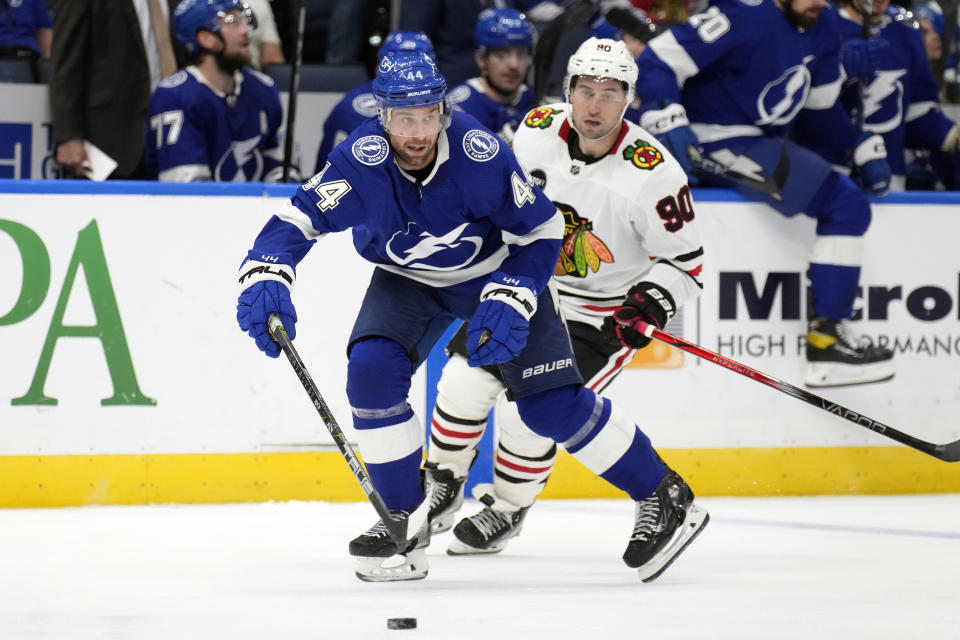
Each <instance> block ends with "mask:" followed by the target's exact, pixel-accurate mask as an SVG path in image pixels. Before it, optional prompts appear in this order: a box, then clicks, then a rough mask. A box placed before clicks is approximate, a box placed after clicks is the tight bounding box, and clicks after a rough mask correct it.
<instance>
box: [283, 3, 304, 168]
mask: <svg viewBox="0 0 960 640" xmlns="http://www.w3.org/2000/svg"><path fill="white" fill-rule="evenodd" d="M294 6H296V8H297V41H296V45H295V46H294V49H293V62H292V63H290V93H289V94H288V95H287V131H286V134H285V136H284V139H283V181H284V182H286V181H287V180H289V179H290V167H291V166H292V163H293V129H294V125H295V124H296V121H297V96H298V94H299V93H300V61H301V59H302V58H303V30H304V28H305V27H306V22H307V5H306V2H305V1H304V0H296V1H295V2H294Z"/></svg>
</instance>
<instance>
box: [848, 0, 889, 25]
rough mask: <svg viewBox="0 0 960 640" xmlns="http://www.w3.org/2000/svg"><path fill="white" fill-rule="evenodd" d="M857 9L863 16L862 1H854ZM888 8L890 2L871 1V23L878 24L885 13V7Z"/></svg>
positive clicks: (881, 0) (886, 0)
mask: <svg viewBox="0 0 960 640" xmlns="http://www.w3.org/2000/svg"><path fill="white" fill-rule="evenodd" d="M855 4H856V6H857V9H859V10H860V12H861V15H862V14H863V0H856V2H855ZM889 6H890V0H873V5H872V6H871V8H870V17H871V22H878V21H879V20H880V19H881V18H882V17H883V16H884V15H886V13H887V7H889Z"/></svg>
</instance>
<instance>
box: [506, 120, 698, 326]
mask: <svg viewBox="0 0 960 640" xmlns="http://www.w3.org/2000/svg"><path fill="white" fill-rule="evenodd" d="M569 113H570V105H568V104H566V103H558V104H552V105H546V106H543V107H539V108H537V109H534V110H533V111H530V112H529V113H527V115H526V117H525V118H524V120H523V122H522V123H521V125H520V126H519V127H518V129H517V133H516V137H515V138H514V140H513V150H514V153H515V154H516V156H517V159H518V160H519V161H520V164H521V166H522V167H523V168H524V169H525V170H526V171H527V173H528V174H529V175H530V178H531V179H532V180H533V182H536V183H537V184H539V185H540V187H541V188H542V189H543V191H544V193H545V194H546V195H547V197H548V198H550V200H552V201H553V203H554V204H555V205H556V206H557V208H558V209H559V210H560V212H561V213H562V214H563V218H564V224H565V228H564V239H563V245H562V248H561V251H560V256H559V258H558V260H557V265H556V268H555V269H554V279H553V281H554V282H555V283H556V285H557V289H558V290H559V293H560V302H561V306H562V308H563V313H564V315H565V316H566V318H567V320H575V321H578V322H585V323H588V324H590V325H592V326H594V327H596V328H599V327H600V325H601V324H602V323H603V318H604V317H605V316H608V315H610V314H611V313H612V312H613V310H614V309H615V308H616V307H617V306H618V305H620V304H621V303H622V302H623V299H624V297H625V296H626V294H627V290H628V289H630V287H632V286H633V285H635V284H637V283H638V282H643V281H646V282H653V283H656V284H657V285H659V286H660V287H662V288H664V289H666V290H667V291H669V292H670V294H671V295H672V296H673V299H674V302H675V303H676V304H677V305H678V307H679V306H682V305H684V304H686V303H687V302H689V301H691V300H693V299H694V298H696V297H697V296H698V295H700V291H701V289H702V288H703V284H702V283H701V281H700V271H701V268H702V264H703V247H702V245H701V242H700V233H699V231H698V229H697V226H698V225H697V220H696V217H695V214H694V207H693V199H692V197H691V195H690V187H689V186H687V176H686V174H685V173H684V171H683V169H682V168H681V167H680V164H679V163H678V162H677V161H676V159H675V158H674V157H673V156H671V155H670V153H669V152H668V151H667V150H666V149H665V148H663V147H661V146H660V143H659V142H658V141H657V139H656V138H654V137H653V135H652V134H650V133H648V132H647V131H646V130H644V129H642V128H641V127H639V126H637V125H636V124H633V123H631V122H628V121H623V123H622V124H621V129H620V136H619V138H618V139H617V142H616V144H615V145H614V147H613V149H612V150H611V151H610V152H609V153H608V154H607V155H606V156H604V157H603V158H600V159H597V160H590V161H586V162H585V161H584V160H581V159H577V158H575V157H574V156H573V155H571V153H570V150H569V147H568V141H569V142H570V143H572V144H574V145H575V144H576V133H575V132H573V131H572V129H571V128H570V123H569V122H568V121H567V116H568V115H569ZM571 134H572V135H571ZM577 155H579V154H577Z"/></svg>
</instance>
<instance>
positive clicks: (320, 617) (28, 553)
mask: <svg viewBox="0 0 960 640" xmlns="http://www.w3.org/2000/svg"><path fill="white" fill-rule="evenodd" d="M702 502H703V504H704V505H705V506H706V507H707V508H709V510H710V512H711V514H712V520H711V523H710V526H709V527H707V529H706V530H705V531H704V533H703V535H702V536H700V538H699V539H698V540H697V541H696V542H695V543H694V544H693V545H692V546H691V547H690V549H689V550H688V551H687V553H686V554H685V555H684V556H682V557H681V558H680V559H679V560H678V561H677V563H676V564H675V565H674V566H673V567H671V568H670V569H669V570H668V571H667V573H665V574H664V575H663V577H662V578H661V579H660V580H658V581H657V582H655V583H652V584H649V585H645V584H641V583H640V582H639V581H637V579H636V575H635V573H634V572H633V571H631V570H629V569H627V568H626V567H625V566H624V565H623V564H622V562H621V561H620V554H621V553H622V551H623V547H624V546H625V542H626V539H627V536H628V535H629V532H630V529H631V526H632V505H631V504H630V503H629V502H628V501H626V500H596V501H543V502H541V503H539V504H538V505H537V506H536V507H535V508H534V509H533V510H532V511H531V512H530V514H529V517H528V518H527V523H526V526H525V529H524V531H523V534H522V535H521V536H520V537H519V538H517V539H516V540H514V541H513V542H511V544H510V546H509V547H508V548H507V549H506V551H504V552H503V553H501V554H499V555H495V556H488V557H473V558H465V557H456V558H454V557H450V556H447V555H446V554H445V553H444V550H445V548H446V544H447V542H448V540H449V536H450V534H449V533H448V534H444V535H443V536H439V537H437V538H435V539H434V541H433V543H432V545H431V547H430V549H429V560H430V565H431V566H430V575H429V577H428V578H427V579H426V580H422V581H416V582H407V583H391V584H368V583H364V582H360V581H359V580H357V579H356V578H355V577H354V575H353V570H352V563H351V559H350V558H349V556H348V555H347V553H346V551H347V542H348V540H349V539H350V538H352V537H353V536H354V535H356V534H358V533H359V532H361V531H362V530H364V529H366V528H367V527H368V526H369V525H370V524H372V522H373V520H374V515H373V509H372V508H371V507H370V506H369V505H368V504H365V503H351V504H331V503H322V502H313V503H307V502H294V503H276V504H244V505H210V506H207V505H203V506H199V505H198V506H195V505H166V506H135V507H84V508H68V509H43V510H3V511H0V549H3V553H2V554H0V596H2V597H0V638H4V639H20V638H57V639H60V638H69V639H75V638H137V639H143V638H147V639H154V638H156V639H161V638H162V639H165V640H166V639H171V638H177V639H180V638H231V639H237V638H257V639H261V638H283V639H288V638H335V639H339V638H349V639H359V638H408V637H409V638H420V639H425V638H431V639H433V638H437V639H440V638H442V639H457V640H490V638H524V639H525V640H526V639H540V638H542V639H544V640H557V639H565V638H622V637H630V638H650V639H657V638H697V639H707V638H709V639H716V638H738V639H742V638H763V639H782V638H787V639H793V638H796V639H801V638H802V639H803V640H809V639H810V638H816V639H817V640H824V639H832V638H844V639H860V638H870V639H872V640H875V639H885V638H890V639H897V640H902V639H905V638H931V639H933V638H937V639H942V638H958V637H960V607H958V606H957V603H958V600H957V598H958V594H960V495H938V496H905V497H818V498H739V499H734V498H704V499H702ZM474 508H476V503H473V502H468V504H467V505H466V507H465V509H466V511H465V513H469V512H470V510H471V509H474ZM391 617H414V618H417V620H418V623H419V628H418V629H417V630H415V631H406V630H393V631H391V630H387V627H386V620H387V618H391ZM398 634H399V635H398Z"/></svg>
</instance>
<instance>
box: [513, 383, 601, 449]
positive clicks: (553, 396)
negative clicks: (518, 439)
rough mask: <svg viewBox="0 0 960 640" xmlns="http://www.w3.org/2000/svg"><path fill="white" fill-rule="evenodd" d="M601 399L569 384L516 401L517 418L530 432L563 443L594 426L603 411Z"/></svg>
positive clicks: (580, 386)
mask: <svg viewBox="0 0 960 640" xmlns="http://www.w3.org/2000/svg"><path fill="white" fill-rule="evenodd" d="M598 401H600V398H598V396H596V395H595V394H594V393H593V392H592V391H590V390H589V389H587V388H586V387H584V386H582V385H568V386H565V387H560V388H558V389H549V390H547V391H541V392H540V393H535V394H533V395H529V396H524V397H522V398H517V401H516V402H517V410H518V411H519V412H520V419H521V420H523V423H524V424H526V425H527V426H528V427H529V428H530V430H531V431H533V432H534V433H536V434H538V435H541V436H543V437H545V438H550V439H551V440H554V441H556V442H566V441H568V440H570V439H571V438H572V437H574V436H575V435H576V434H577V433H578V432H579V431H581V430H582V429H584V428H586V427H589V425H590V424H595V423H597V422H598V421H599V420H601V418H603V419H605V418H604V416H603V415H602V414H603V413H604V412H605V411H604V408H603V403H602V401H600V402H599V404H598Z"/></svg>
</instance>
